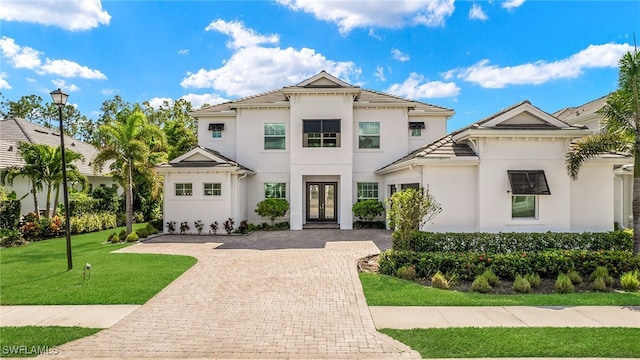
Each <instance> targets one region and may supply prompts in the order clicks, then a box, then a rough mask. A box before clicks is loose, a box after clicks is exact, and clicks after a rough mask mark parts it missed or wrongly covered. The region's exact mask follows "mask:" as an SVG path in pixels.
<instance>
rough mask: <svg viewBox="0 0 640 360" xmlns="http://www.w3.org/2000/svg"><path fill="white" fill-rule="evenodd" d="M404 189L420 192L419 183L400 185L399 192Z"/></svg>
mask: <svg viewBox="0 0 640 360" xmlns="http://www.w3.org/2000/svg"><path fill="white" fill-rule="evenodd" d="M404 189H416V190H420V184H419V183H409V184H400V190H404Z"/></svg>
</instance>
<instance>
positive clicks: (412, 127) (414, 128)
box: [409, 121, 425, 137]
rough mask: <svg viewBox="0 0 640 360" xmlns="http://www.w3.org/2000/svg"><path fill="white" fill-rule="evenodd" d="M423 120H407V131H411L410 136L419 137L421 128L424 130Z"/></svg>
mask: <svg viewBox="0 0 640 360" xmlns="http://www.w3.org/2000/svg"><path fill="white" fill-rule="evenodd" d="M424 128H425V127H424V121H410V122H409V131H410V132H411V136H412V137H420V136H422V130H424Z"/></svg>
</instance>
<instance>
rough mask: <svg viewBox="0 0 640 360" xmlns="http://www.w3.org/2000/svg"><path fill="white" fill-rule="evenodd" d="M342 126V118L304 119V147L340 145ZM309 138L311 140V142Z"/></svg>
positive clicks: (333, 146) (335, 146)
mask: <svg viewBox="0 0 640 360" xmlns="http://www.w3.org/2000/svg"><path fill="white" fill-rule="evenodd" d="M341 127H342V121H341V120H340V119H303V120H302V147H305V148H337V147H340V133H341ZM309 140H311V142H310V141H309ZM310 144H313V145H310Z"/></svg>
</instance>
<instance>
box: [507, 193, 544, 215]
mask: <svg viewBox="0 0 640 360" xmlns="http://www.w3.org/2000/svg"><path fill="white" fill-rule="evenodd" d="M537 205H538V197H537V196H535V195H513V196H512V197H511V218H512V219H537V218H538V212H537V211H538V207H537Z"/></svg>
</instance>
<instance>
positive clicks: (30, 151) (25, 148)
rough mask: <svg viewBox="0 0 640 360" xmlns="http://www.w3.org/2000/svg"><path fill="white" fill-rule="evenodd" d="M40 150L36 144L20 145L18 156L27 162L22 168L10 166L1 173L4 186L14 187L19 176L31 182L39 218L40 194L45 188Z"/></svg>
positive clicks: (35, 208)
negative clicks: (14, 182)
mask: <svg viewBox="0 0 640 360" xmlns="http://www.w3.org/2000/svg"><path fill="white" fill-rule="evenodd" d="M40 150H41V149H40V148H38V147H37V146H35V144H31V143H28V142H20V143H18V155H20V157H21V158H22V159H23V160H24V161H25V164H24V165H22V166H17V165H14V166H10V167H7V168H4V169H2V170H1V171H0V183H1V184H2V185H9V186H13V181H14V180H15V178H17V177H19V176H24V177H26V178H27V179H28V180H29V181H30V182H31V194H32V195H33V209H34V210H33V212H34V213H35V214H36V217H37V218H40V207H39V205H38V192H39V191H40V190H42V188H43V186H42V184H43V181H42V173H43V172H44V169H45V164H44V162H43V161H42V154H41V153H40Z"/></svg>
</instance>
